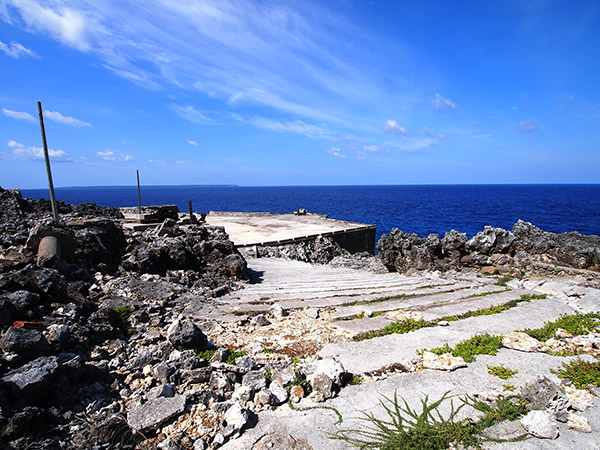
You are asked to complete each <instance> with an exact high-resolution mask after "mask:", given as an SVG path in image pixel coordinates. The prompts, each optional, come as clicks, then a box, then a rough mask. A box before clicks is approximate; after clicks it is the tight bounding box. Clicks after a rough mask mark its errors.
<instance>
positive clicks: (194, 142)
mask: <svg viewBox="0 0 600 450" xmlns="http://www.w3.org/2000/svg"><path fill="white" fill-rule="evenodd" d="M187 143H188V144H190V145H193V146H194V147H198V145H199V144H198V143H197V142H196V141H192V140H191V139H188V140H187Z"/></svg>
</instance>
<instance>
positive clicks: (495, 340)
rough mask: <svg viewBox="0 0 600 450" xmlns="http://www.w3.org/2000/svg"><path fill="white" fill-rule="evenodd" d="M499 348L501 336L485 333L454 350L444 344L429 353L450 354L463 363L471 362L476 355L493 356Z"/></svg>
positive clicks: (462, 342)
mask: <svg viewBox="0 0 600 450" xmlns="http://www.w3.org/2000/svg"><path fill="white" fill-rule="evenodd" d="M500 347H502V336H491V335H489V334H487V333H485V334H476V335H475V336H473V337H472V338H470V339H467V340H466V341H461V342H459V343H458V344H456V347H454V348H451V347H450V346H449V345H448V343H446V344H444V345H443V346H442V347H437V348H434V349H431V350H429V351H430V352H432V353H435V354H436V355H443V354H444V353H451V354H452V356H460V357H461V358H462V359H464V360H465V362H473V361H475V356H476V355H495V354H496V352H497V351H498V349H499V348H500Z"/></svg>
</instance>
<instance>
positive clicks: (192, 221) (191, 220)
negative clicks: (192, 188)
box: [188, 200, 196, 223]
mask: <svg viewBox="0 0 600 450" xmlns="http://www.w3.org/2000/svg"><path fill="white" fill-rule="evenodd" d="M188 208H189V210H190V222H191V223H196V216H194V211H193V210H192V201H191V200H188Z"/></svg>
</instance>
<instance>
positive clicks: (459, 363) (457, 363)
mask: <svg viewBox="0 0 600 450" xmlns="http://www.w3.org/2000/svg"><path fill="white" fill-rule="evenodd" d="M459 367H467V363H466V362H465V360H464V359H462V358H461V357H460V356H452V355H451V354H450V353H444V354H443V355H436V354H435V353H432V352H428V351H424V352H423V368H425V369H434V370H447V371H453V370H455V369H458V368H459Z"/></svg>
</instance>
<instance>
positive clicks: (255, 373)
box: [242, 370, 267, 392]
mask: <svg viewBox="0 0 600 450" xmlns="http://www.w3.org/2000/svg"><path fill="white" fill-rule="evenodd" d="M242 385H243V386H248V387H249V388H250V389H252V390H253V391H254V392H257V391H259V390H261V389H262V388H264V387H267V377H266V376H265V374H264V373H263V371H262V370H251V371H250V372H248V373H247V374H246V375H244V377H243V378H242Z"/></svg>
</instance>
